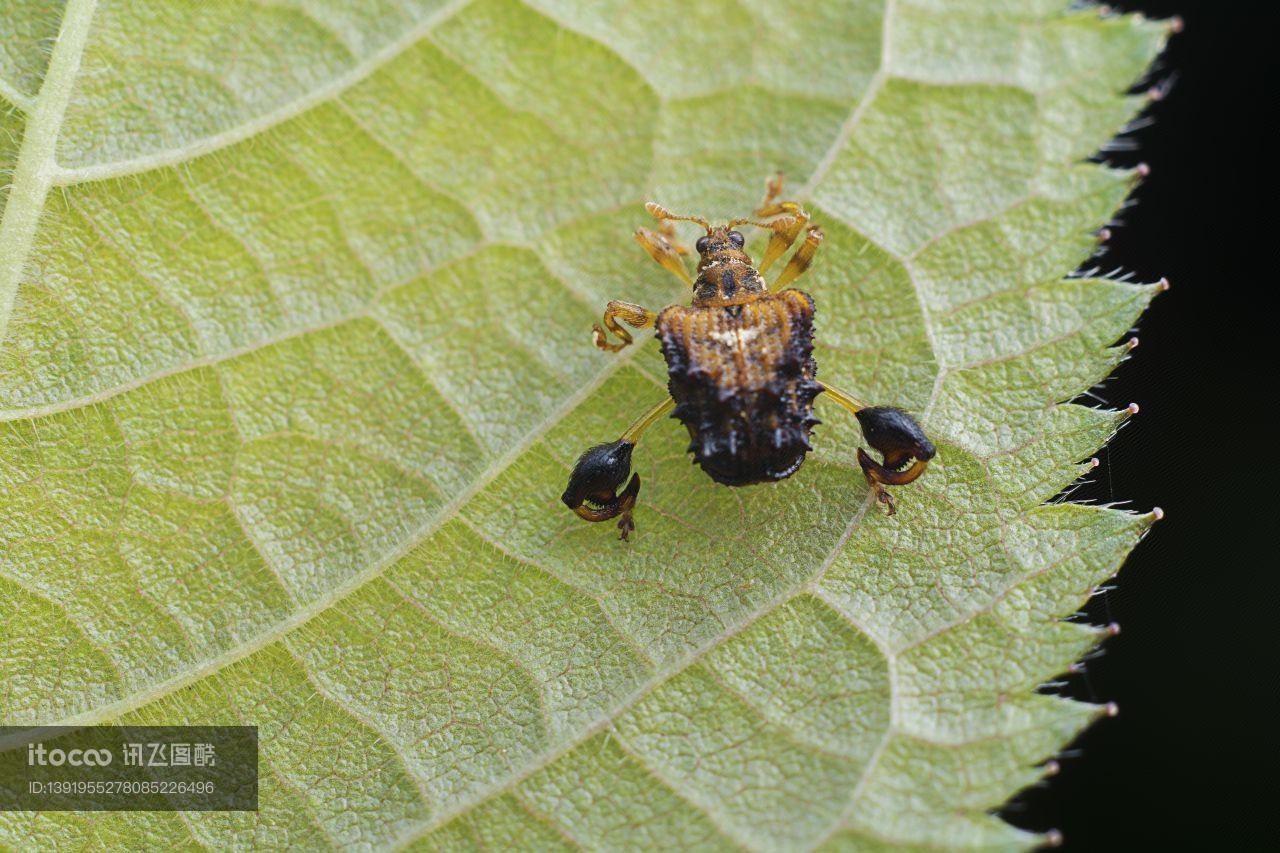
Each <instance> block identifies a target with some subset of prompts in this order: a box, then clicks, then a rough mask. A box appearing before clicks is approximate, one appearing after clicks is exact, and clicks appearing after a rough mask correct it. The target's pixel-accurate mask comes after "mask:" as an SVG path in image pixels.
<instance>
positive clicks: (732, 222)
mask: <svg viewBox="0 0 1280 853" xmlns="http://www.w3.org/2000/svg"><path fill="white" fill-rule="evenodd" d="M739 225H754V226H755V227H757V228H763V229H764V230H766V231H771V230H773V226H772V225H771V224H769V223H768V222H756V221H755V220H754V219H731V220H729V224H728V225H726V226H725V227H726V228H737V227H738V226H739Z"/></svg>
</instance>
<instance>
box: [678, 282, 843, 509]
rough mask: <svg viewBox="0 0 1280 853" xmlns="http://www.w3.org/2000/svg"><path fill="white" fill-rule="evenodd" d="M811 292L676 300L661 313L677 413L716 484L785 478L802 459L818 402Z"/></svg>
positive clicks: (696, 455) (691, 446)
mask: <svg viewBox="0 0 1280 853" xmlns="http://www.w3.org/2000/svg"><path fill="white" fill-rule="evenodd" d="M813 312H814V305H813V298H812V297H810V296H809V294H807V293H804V292H803V291H800V290H784V291H782V292H781V293H777V294H766V295H762V296H757V297H756V298H755V299H753V301H750V302H745V303H741V304H732V305H716V306H692V307H689V306H683V305H672V306H671V307H669V308H667V309H666V310H664V311H663V312H662V313H661V314H659V315H658V320H657V324H656V326H657V333H658V340H659V341H660V342H661V344H662V355H663V357H664V358H666V360H667V375H668V381H667V388H668V389H669V390H670V392H671V396H672V398H673V399H674V400H675V401H676V407H675V410H674V411H673V412H672V417H674V418H678V419H679V420H680V422H681V423H683V424H684V425H685V428H686V429H688V431H689V437H690V439H691V441H690V444H689V450H690V451H692V452H693V454H694V461H695V462H697V463H698V464H699V465H701V466H702V470H704V471H706V472H707V474H708V475H709V476H710V477H711V478H712V479H713V480H715V481H716V482H718V483H723V484H725V485H727V486H745V485H748V484H751V483H762V482H769V481H773V480H783V479H786V478H787V477H790V476H791V475H792V474H794V473H795V472H796V471H797V470H799V468H800V465H801V464H802V463H803V462H804V457H805V454H806V453H807V452H808V451H809V450H810V449H811V448H810V446H809V435H810V433H811V432H812V429H813V426H814V425H815V424H817V423H818V419H817V418H815V417H814V416H813V399H814V397H816V396H817V395H818V392H819V391H820V390H821V386H819V385H818V383H817V382H815V381H814V375H815V373H816V372H817V364H816V363H815V361H814V359H813Z"/></svg>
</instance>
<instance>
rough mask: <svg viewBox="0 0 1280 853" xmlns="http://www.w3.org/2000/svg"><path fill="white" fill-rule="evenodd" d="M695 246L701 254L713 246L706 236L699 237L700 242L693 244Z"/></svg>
mask: <svg viewBox="0 0 1280 853" xmlns="http://www.w3.org/2000/svg"><path fill="white" fill-rule="evenodd" d="M693 248H694V249H696V250H697V251H698V254H699V255H701V254H704V253H705V252H706V251H707V249H709V248H711V241H710V240H708V239H707V238H706V237H699V238H698V242H696V243H694V244H693Z"/></svg>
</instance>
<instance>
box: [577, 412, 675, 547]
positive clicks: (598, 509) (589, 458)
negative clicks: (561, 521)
mask: <svg viewBox="0 0 1280 853" xmlns="http://www.w3.org/2000/svg"><path fill="white" fill-rule="evenodd" d="M675 404H676V403H675V400H672V399H671V398H670V397H668V398H667V399H665V400H663V401H662V402H661V403H659V404H658V405H656V406H654V407H653V408H651V409H649V411H647V412H645V413H644V414H643V415H641V416H640V418H639V419H638V420H637V421H636V422H635V423H633V424H632V425H631V426H629V427H627V430H626V432H624V433H623V434H622V437H621V438H619V439H618V440H617V441H611V442H607V443H605V444H597V445H595V446H594V447H591V448H588V449H587V451H586V452H585V453H583V454H582V455H581V456H579V457H578V461H577V463H576V464H575V465H574V466H573V472H572V473H571V474H570V475H569V485H568V486H566V487H565V490H564V494H562V495H561V496H560V500H562V501H564V504H565V506H567V507H569V509H571V510H573V511H574V512H575V513H577V515H578V517H579V518H581V519H583V520H584V521H608V520H609V519H611V518H617V519H618V538H620V539H626V538H627V537H628V536H630V535H631V531H633V530H635V529H636V523H635V520H634V519H633V518H632V511H633V510H634V509H635V505H636V498H637V497H638V496H639V494H640V475H639V474H631V452H632V451H633V450H635V447H636V444H637V443H638V442H639V441H640V436H642V435H644V432H645V430H647V429H648V428H649V427H651V426H653V424H654V423H656V422H657V420H658V419H659V418H661V417H662V416H663V415H665V414H666V413H667V412H669V411H671V409H672V408H674V407H675ZM628 474H631V479H630V481H628V480H627V475H628ZM623 483H626V484H627V485H626V488H623V489H622V491H621V493H619V492H618V489H619V488H622V484H623ZM619 516H621V517H620V518H619Z"/></svg>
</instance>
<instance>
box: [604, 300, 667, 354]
mask: <svg viewBox="0 0 1280 853" xmlns="http://www.w3.org/2000/svg"><path fill="white" fill-rule="evenodd" d="M617 317H621V318H622V319H623V320H625V321H626V322H627V323H629V324H630V325H631V326H633V327H635V328H637V329H648V328H651V327H652V326H653V323H654V321H655V320H657V319H658V315H657V314H656V313H655V312H653V311H650V310H649V309H648V308H645V307H643V306H640V305H636V304H635V303H634V302H620V301H618V300H617V299H615V300H613V301H612V302H610V303H609V304H608V305H606V306H605V309H604V325H605V327H606V328H608V330H609V331H611V332H613V333H614V334H615V335H617V336H618V338H619V339H621V341H622V343H620V344H613V343H610V342H609V339H608V337H606V336H605V333H604V329H602V328H600V324H599V323H597V324H595V325H594V326H592V327H591V339H592V340H593V341H595V345H596V346H597V347H599V348H600V349H602V350H607V351H608V352H617V351H618V350H620V349H622V348H623V347H625V346H630V344H631V341H632V338H631V333H630V332H628V331H627V330H626V329H624V328H622V326H621V325H620V324H619V323H618V321H617V320H616V319H615V318H617Z"/></svg>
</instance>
